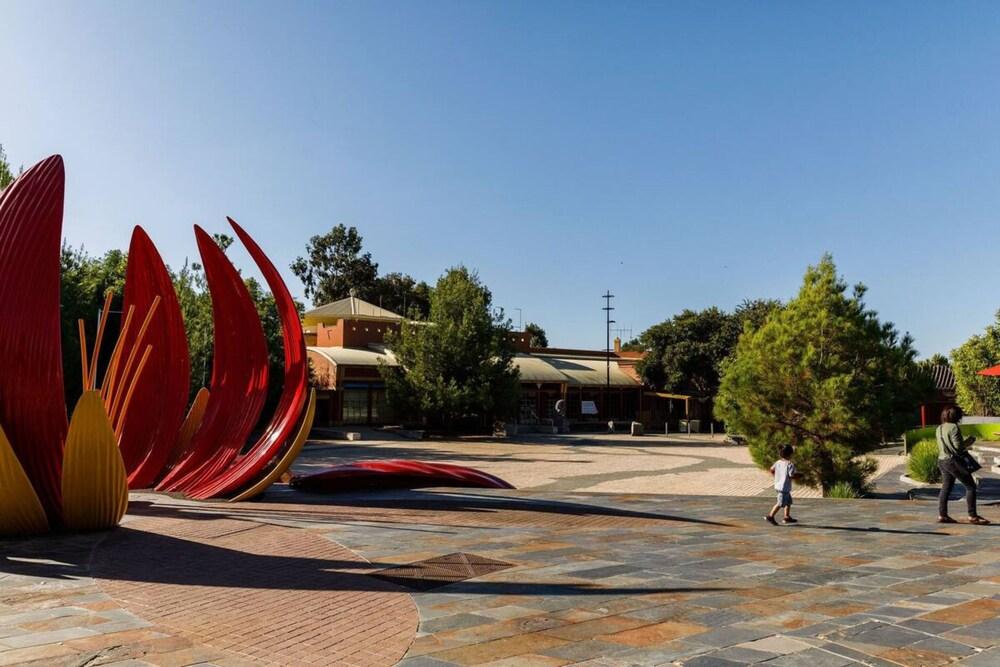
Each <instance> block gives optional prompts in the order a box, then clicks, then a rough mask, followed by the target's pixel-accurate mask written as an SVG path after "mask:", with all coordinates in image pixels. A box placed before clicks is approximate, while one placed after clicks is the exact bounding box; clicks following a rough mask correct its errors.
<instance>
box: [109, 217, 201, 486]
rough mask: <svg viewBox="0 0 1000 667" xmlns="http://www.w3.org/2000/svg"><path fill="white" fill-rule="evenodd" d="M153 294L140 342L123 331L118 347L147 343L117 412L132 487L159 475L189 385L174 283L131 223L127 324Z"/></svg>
mask: <svg viewBox="0 0 1000 667" xmlns="http://www.w3.org/2000/svg"><path fill="white" fill-rule="evenodd" d="M157 297H159V302H158V305H157V306H156V309H155V312H154V313H153V315H152V318H151V321H150V326H149V327H148V328H147V330H146V334H145V336H144V340H142V341H138V339H137V338H133V337H130V336H128V335H127V332H125V334H126V335H125V337H124V344H123V346H122V355H123V356H125V355H131V354H132V352H133V350H135V349H136V348H137V347H138V346H142V345H145V344H149V345H152V351H151V353H150V356H149V360H148V361H147V364H146V368H145V370H144V372H143V374H142V375H141V376H140V377H139V378H138V380H137V381H138V383H139V384H138V386H137V390H136V392H135V393H134V395H133V399H132V402H131V403H130V404H129V409H128V410H127V411H125V413H124V414H123V415H122V426H121V436H120V437H119V439H118V447H119V449H120V450H121V453H122V458H123V459H124V462H125V469H126V470H127V471H128V484H129V488H131V489H147V488H149V487H151V486H152V485H153V484H154V483H155V482H156V480H157V479H158V478H159V476H160V475H161V474H162V473H163V469H164V467H165V466H166V465H167V461H168V460H169V459H170V456H171V454H172V453H173V450H174V448H175V447H176V446H177V434H178V432H179V431H180V428H181V424H182V423H183V422H184V414H185V413H186V412H187V403H188V401H187V399H188V388H189V386H190V383H191V364H190V361H189V356H188V345H187V336H186V334H185V333H184V318H183V316H182V315H181V307H180V304H179V303H178V301H177V295H176V293H175V292H174V286H173V282H172V281H171V280H170V274H169V273H168V272H167V267H166V266H165V265H164V264H163V260H162V259H161V258H160V253H159V252H157V250H156V246H154V245H153V242H152V241H151V240H150V238H149V236H148V235H147V234H146V232H145V231H143V229H142V227H136V228H135V229H134V230H133V232H132V243H131V244H130V245H129V249H128V269H127V270H126V273H125V298H124V302H123V304H122V313H124V314H126V315H124V317H125V320H127V321H128V325H127V326H128V327H129V328H131V327H138V326H140V325H139V321H141V318H142V317H144V316H145V315H146V313H148V312H149V311H150V310H151V309H152V308H153V302H154V301H156V300H157ZM137 320H138V321H137ZM125 326H126V325H125V324H124V322H123V325H122V327H123V328H124V327H125ZM137 344H138V345H137ZM126 359H127V356H126ZM116 371H117V369H116ZM122 372H124V370H123V371H122Z"/></svg>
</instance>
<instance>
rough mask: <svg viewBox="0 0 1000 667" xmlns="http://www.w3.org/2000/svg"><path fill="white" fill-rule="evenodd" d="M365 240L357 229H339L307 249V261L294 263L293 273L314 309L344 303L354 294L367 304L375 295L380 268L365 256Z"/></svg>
mask: <svg viewBox="0 0 1000 667" xmlns="http://www.w3.org/2000/svg"><path fill="white" fill-rule="evenodd" d="M362 242H363V239H362V238H361V234H360V233H359V232H358V229H357V227H346V226H344V225H337V226H336V227H334V228H333V229H331V230H330V231H329V232H327V233H326V234H323V235H317V236H313V237H312V238H311V239H309V243H308V244H307V245H306V257H298V258H296V260H295V261H294V262H292V271H293V272H294V273H295V275H296V276H298V278H299V280H301V281H302V284H303V285H304V286H305V292H306V296H307V297H309V298H310V299H312V302H313V305H317V306H319V305H322V304H324V303H329V302H331V301H336V300H337V299H343V298H345V297H347V296H348V295H349V294H350V291H351V290H352V289H353V290H355V292H356V294H357V295H358V296H359V297H360V298H362V299H365V300H366V301H367V300H369V299H370V297H371V295H372V293H373V292H374V287H375V279H376V277H377V276H378V264H377V263H376V262H374V261H372V255H371V253H369V252H366V253H362V252H361V245H362Z"/></svg>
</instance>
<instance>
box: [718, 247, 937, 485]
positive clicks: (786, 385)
mask: <svg viewBox="0 0 1000 667" xmlns="http://www.w3.org/2000/svg"><path fill="white" fill-rule="evenodd" d="M864 294H865V287H864V286H863V285H857V286H855V287H854V291H853V294H851V295H848V294H847V284H846V283H845V282H844V281H843V280H842V279H841V278H840V277H839V276H838V275H837V270H836V267H835V266H834V263H833V259H832V258H831V257H830V256H829V255H827V256H824V257H823V259H822V260H821V261H820V263H819V264H818V265H817V266H814V267H809V269H808V270H807V271H806V274H805V278H804V280H803V284H802V287H801V289H800V290H799V293H798V296H796V297H795V298H794V299H792V300H791V301H790V302H789V303H788V304H787V305H786V306H785V307H784V308H782V309H781V310H777V311H775V312H774V313H772V314H771V316H770V317H768V318H767V320H766V322H765V324H764V325H763V326H761V327H760V328H759V329H757V330H756V331H752V330H748V331H747V333H745V334H744V335H743V336H742V337H741V338H740V340H739V343H738V345H737V347H736V352H735V354H734V355H733V356H732V357H731V358H730V359H729V360H728V361H727V362H726V363H725V364H724V365H723V374H722V382H721V386H720V389H719V394H718V397H717V399H716V403H715V413H716V416H717V418H719V419H722V420H725V422H726V425H727V430H729V431H731V432H734V433H740V434H742V435H744V436H745V437H746V438H747V439H748V442H749V446H750V453H751V455H752V457H753V459H754V461H755V462H756V463H757V464H758V465H759V466H761V467H762V468H766V467H768V466H770V464H771V463H772V462H773V461H774V459H775V457H776V451H777V448H778V446H780V445H782V444H786V443H790V444H792V445H794V446H795V447H796V454H795V460H796V466H797V467H798V468H799V471H800V472H801V474H802V476H803V480H804V482H805V483H806V484H808V485H811V486H820V487H822V489H823V491H824V493H826V492H827V491H828V490H829V489H830V488H831V486H832V485H834V484H835V483H836V482H849V483H851V484H852V485H853V486H854V487H855V488H856V489H860V488H862V487H863V486H864V480H865V479H866V478H867V477H869V476H870V475H871V474H872V473H873V472H874V461H873V460H872V459H859V458H858V457H859V455H861V454H864V453H866V452H869V451H871V450H872V449H874V448H875V447H877V446H878V445H879V443H880V442H882V441H884V440H886V439H889V438H893V437H896V436H898V435H899V434H900V433H901V432H902V431H903V430H904V429H905V428H906V427H907V426H908V425H909V423H910V422H911V420H912V418H913V414H914V411H915V410H916V408H917V405H918V404H919V403H920V401H921V400H923V399H924V398H926V397H928V396H930V395H931V394H932V392H933V387H932V386H931V385H930V384H929V383H928V381H927V380H928V378H927V376H926V374H925V373H922V372H921V371H920V370H919V369H918V367H917V364H916V362H915V356H916V352H915V351H914V349H913V344H912V339H911V338H910V336H909V335H908V334H907V335H905V336H902V337H900V336H899V334H898V333H897V332H896V329H895V328H894V327H893V325H892V324H891V323H888V322H887V323H883V322H880V321H879V319H878V316H877V314H876V313H875V312H874V311H872V310H869V309H868V308H866V306H865V303H864Z"/></svg>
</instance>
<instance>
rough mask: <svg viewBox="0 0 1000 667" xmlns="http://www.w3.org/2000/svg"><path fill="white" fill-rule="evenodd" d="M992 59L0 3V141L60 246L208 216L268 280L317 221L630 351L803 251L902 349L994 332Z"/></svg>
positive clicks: (239, 8)
mask: <svg viewBox="0 0 1000 667" xmlns="http://www.w3.org/2000/svg"><path fill="white" fill-rule="evenodd" d="M998 35H1000V5H997V4H995V3H993V4H990V3H976V2H961V3H960V2H939V3H933V4H931V3H924V4H921V3H916V2H900V3H891V2H880V3H871V2H829V3H825V4H823V3H818V2H809V3H801V2H789V3H782V2H770V3H760V2H739V3H727V2H715V3H704V2H691V3H680V2H669V3H639V2H632V3H591V2H565V3H563V2H542V3H539V2H524V3H519V2H482V1H462V2H439V1H435V2H409V1H407V2H402V1H399V2H393V3H383V2H371V1H365V2H347V3H327V2H323V3H312V2H310V3H298V4H289V3H284V2H281V3H275V2H269V3H263V2H259V3H258V2H239V3H228V2H211V3H201V6H198V5H196V4H195V3H180V2H170V3H164V2H161V3H146V2H119V3H113V4H112V3H69V4H50V3H39V2H23V3H12V2H10V1H9V0H8V1H7V2H5V3H4V4H3V8H2V18H0V63H2V68H0V72H2V77H0V85H2V88H0V142H2V143H3V144H4V146H5V148H6V150H7V153H8V155H9V156H10V158H11V159H12V161H14V162H15V163H20V162H24V163H32V162H34V161H36V160H38V159H40V158H42V157H44V156H46V155H48V154H50V153H54V152H59V153H62V154H63V156H64V157H65V159H66V164H67V170H68V187H67V209H66V221H65V234H66V236H67V238H68V239H69V241H70V242H71V243H73V244H81V243H82V244H85V245H86V247H87V248H88V250H90V251H92V252H102V251H104V250H106V249H108V248H110V247H125V246H126V245H127V243H128V238H129V234H130V231H131V227H132V225H133V224H136V223H140V224H142V225H143V226H145V227H146V229H147V230H148V231H149V232H150V234H151V235H152V236H153V238H154V240H155V241H156V243H157V244H158V246H159V247H160V249H161V251H162V252H163V254H164V256H165V257H166V259H167V261H168V262H169V263H171V264H175V265H176V264H178V263H179V262H181V261H183V258H184V257H185V256H188V255H190V256H192V257H193V256H194V255H195V254H196V251H195V244H194V238H193V236H192V234H191V231H190V228H191V224H192V223H199V224H202V225H203V226H206V227H207V228H208V229H210V230H212V231H226V227H225V226H224V225H225V219H224V216H225V215H227V214H228V215H232V216H233V217H234V218H236V219H237V220H239V221H240V222H241V223H242V224H243V225H244V226H245V227H246V228H247V229H248V230H249V231H250V232H251V233H252V234H254V235H255V236H256V238H257V240H258V241H259V242H260V243H261V244H262V245H263V246H264V248H265V249H266V250H267V251H268V252H269V254H270V255H271V256H272V258H273V259H274V260H275V262H276V263H277V264H278V265H279V266H281V267H287V266H288V264H289V262H291V260H292V259H294V258H295V256H296V255H297V254H300V253H301V252H302V248H303V246H304V244H305V242H306V240H307V238H308V237H309V236H311V235H313V234H317V233H321V232H324V231H326V230H328V229H329V228H330V227H331V226H332V225H333V224H335V223H340V222H342V223H345V224H349V225H356V226H357V227H358V228H359V229H360V230H361V232H362V234H363V235H364V237H365V242H366V246H367V248H368V250H370V251H371V252H372V254H373V256H374V257H375V259H376V260H377V261H378V262H379V264H380V267H381V268H382V269H383V270H385V271H403V272H406V273H410V274H412V275H413V276H415V277H417V278H420V279H425V280H428V281H431V282H433V281H434V280H435V279H436V278H437V276H438V275H440V274H441V272H442V271H443V270H444V269H446V268H447V267H449V266H452V265H455V264H458V263H464V264H466V265H468V266H470V267H473V268H476V269H478V270H479V272H480V274H481V276H482V277H483V279H484V280H485V281H486V283H487V284H488V285H489V286H490V288H491V289H492V290H493V293H494V296H495V300H496V302H497V303H498V304H499V305H501V306H503V307H505V308H506V309H507V311H508V313H509V314H511V315H512V316H513V318H514V322H515V324H516V322H517V313H516V311H514V308H521V309H522V310H523V313H524V318H525V319H526V320H529V319H530V320H534V321H537V322H539V323H540V324H542V325H543V326H544V327H545V328H546V329H547V330H548V332H549V339H550V341H551V343H552V344H555V345H562V346H589V347H601V346H603V344H604V330H603V313H602V312H601V310H600V308H601V305H602V302H601V299H600V295H601V294H602V293H603V292H604V290H605V289H607V288H610V289H612V290H613V291H614V293H615V294H617V295H618V298H617V300H616V304H615V305H616V306H617V309H618V310H617V311H616V316H617V319H618V320H619V322H620V323H621V324H622V325H623V326H628V327H631V328H632V329H633V331H634V332H635V333H636V334H637V333H638V332H639V331H641V330H642V329H643V328H645V327H646V326H648V325H650V324H652V323H655V322H658V321H660V320H662V319H664V318H666V317H668V316H669V315H671V314H673V313H675V312H678V311H679V310H681V309H683V308H685V307H689V308H701V307H705V306H709V305H713V304H715V305H719V306H722V307H725V308H731V307H733V306H735V305H736V304H737V303H739V302H740V301H741V300H742V299H744V298H753V297H779V298H787V297H789V296H791V295H792V294H794V292H795V291H796V289H797V287H798V284H799V281H800V278H801V275H802V272H803V270H804V269H805V267H806V265H807V264H810V263H815V262H816V261H817V260H818V259H819V257H820V256H821V255H822V253H824V252H826V251H829V252H831V253H833V255H834V258H835V260H836V261H837V263H838V266H839V268H840V270H841V272H842V273H844V275H845V276H846V278H847V279H848V280H849V281H851V282H855V281H863V282H864V283H866V284H867V285H868V286H869V288H870V292H869V302H870V304H871V305H872V306H873V307H875V308H876V309H877V310H878V311H879V312H880V313H881V314H882V315H883V316H884V317H885V318H887V319H890V320H892V321H894V322H895V323H896V324H897V325H898V327H899V328H900V329H901V330H904V331H910V332H911V333H912V334H913V335H914V336H915V337H916V340H917V347H918V349H919V350H920V351H921V353H922V354H924V355H929V354H930V353H933V352H938V351H942V352H947V351H948V350H949V349H951V348H952V347H954V346H956V345H958V344H959V343H961V342H962V341H963V340H964V339H965V338H967V337H968V336H969V335H970V334H972V333H975V332H978V331H980V330H981V329H982V327H983V326H984V325H986V324H987V323H988V322H990V321H991V320H992V318H993V313H994V311H996V310H997V309H998V308H1000V224H998V218H1000V178H998V176H1000V113H998V112H1000V85H998V82H1000V39H998ZM231 254H232V255H233V256H234V258H236V259H237V260H238V262H240V263H241V264H242V265H243V266H248V265H249V260H248V259H247V257H246V255H245V254H244V253H233V252H231ZM285 275H286V278H287V280H288V281H289V284H290V285H291V286H292V289H293V292H296V293H298V294H300V295H301V285H299V284H298V283H297V281H295V279H294V277H293V276H292V275H291V271H288V270H287V269H286V271H285ZM946 303H950V304H951V305H950V306H946V305H944V304H946Z"/></svg>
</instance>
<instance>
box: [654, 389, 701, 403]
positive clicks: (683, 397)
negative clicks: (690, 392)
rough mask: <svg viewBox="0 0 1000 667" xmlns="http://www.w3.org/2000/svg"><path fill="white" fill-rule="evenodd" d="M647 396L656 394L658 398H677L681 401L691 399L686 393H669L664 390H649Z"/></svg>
mask: <svg viewBox="0 0 1000 667" xmlns="http://www.w3.org/2000/svg"><path fill="white" fill-rule="evenodd" d="M646 396H656V397H657V398H676V399H677V400H679V401H686V400H689V399H690V398H691V397H690V396H686V395H684V394H668V393H666V392H663V391H647V392H646Z"/></svg>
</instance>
